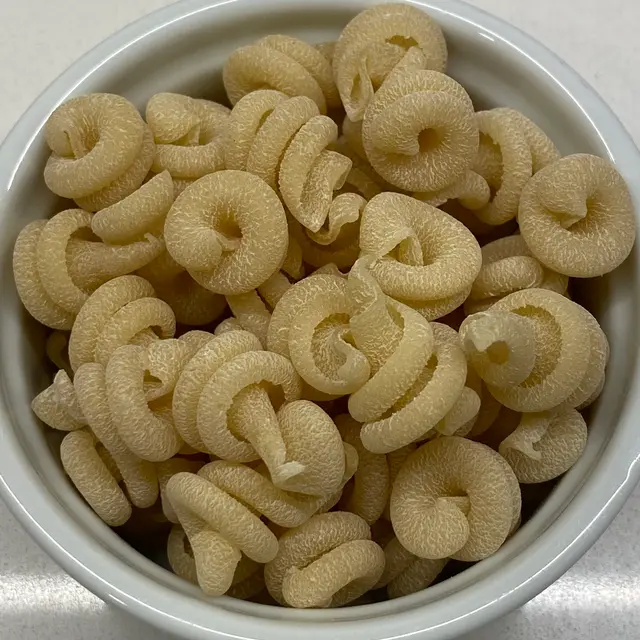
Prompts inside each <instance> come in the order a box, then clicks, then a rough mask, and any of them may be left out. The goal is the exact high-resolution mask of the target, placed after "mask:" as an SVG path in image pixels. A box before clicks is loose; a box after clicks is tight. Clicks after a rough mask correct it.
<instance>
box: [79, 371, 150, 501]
mask: <svg viewBox="0 0 640 640" xmlns="http://www.w3.org/2000/svg"><path fill="white" fill-rule="evenodd" d="M74 387H75V392H76V394H77V398H78V403H79V405H80V407H81V408H82V411H83V413H84V415H85V416H86V420H87V423H88V425H89V427H90V428H91V431H92V433H93V435H94V436H95V437H96V438H97V439H98V441H99V442H100V444H101V445H102V446H103V447H104V448H105V449H106V451H107V452H108V453H109V455H110V456H111V458H112V460H113V463H114V465H115V467H116V469H117V470H118V474H119V476H120V477H121V482H122V484H123V485H124V487H125V488H126V495H127V500H128V501H129V502H130V503H131V504H133V505H134V506H136V507H139V508H141V509H144V508H147V507H150V506H152V505H153V504H154V503H155V502H156V499H157V498H158V477H157V474H156V469H155V467H154V465H153V464H152V463H151V462H148V461H146V460H144V459H142V458H140V457H138V456H137V455H135V453H133V452H131V451H130V450H129V448H128V446H127V445H126V443H125V442H124V440H123V439H122V438H121V437H120V434H119V433H118V431H117V429H116V425H115V423H114V420H113V414H112V412H111V409H110V407H109V402H108V399H107V382H106V376H105V369H104V367H103V366H102V365H100V364H97V363H94V362H90V363H86V364H83V365H82V366H81V367H79V368H78V370H77V371H76V375H75V377H74ZM90 504H91V503H90ZM91 506H93V505H91Z"/></svg>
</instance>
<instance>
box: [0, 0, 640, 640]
mask: <svg viewBox="0 0 640 640" xmlns="http://www.w3.org/2000/svg"><path fill="white" fill-rule="evenodd" d="M170 3H171V0H108V1H106V0H13V1H10V0H4V1H2V2H1V3H0V60H1V61H2V63H1V64H0V86H1V87H2V103H1V104H2V110H1V111H0V113H1V117H0V139H3V138H4V136H5V135H6V133H7V132H8V131H9V129H10V128H11V126H12V125H13V123H14V122H15V121H16V120H17V119H18V118H19V117H20V115H21V114H22V112H23V111H24V110H25V109H26V108H27V107H28V106H29V104H30V103H31V102H32V101H33V100H34V98H35V97H36V96H37V95H38V94H39V93H40V92H41V91H42V90H43V89H44V88H45V86H46V85H47V84H48V83H49V82H50V81H51V80H53V79H54V78H55V77H56V76H57V75H58V74H59V73H60V72H62V71H63V70H64V69H65V68H66V67H67V66H68V65H69V64H70V63H71V62H73V61H74V60H75V59H76V58H77V57H79V56H80V55H81V54H83V53H84V52H85V51H87V50H88V49H90V48H91V47H92V46H93V45H95V44H97V43H98V42H99V41H100V40H102V39H103V38H105V37H106V36H108V35H109V34H111V33H112V32H114V31H116V30H117V29H119V28H120V27H122V26H124V25H125V24H127V23H129V22H131V21H133V20H135V19H136V18H138V17H139V16H141V15H143V14H145V13H149V12H151V11H153V10H154V9H156V8H158V7H161V6H164V5H167V4H170ZM471 3H472V4H474V5H477V6H479V7H482V8H483V9H486V10H487V11H490V12H492V13H494V14H496V15H498V16H500V17H502V18H504V19H506V20H508V21H509V22H511V23H512V24H515V25H516V26H518V27H520V28H521V29H523V30H524V31H527V32H528V33H530V34H531V35H533V36H534V37H536V38H538V39H539V40H540V41H541V42H543V43H544V44H546V45H547V46H549V47H550V48H551V49H552V50H554V51H555V52H556V53H557V54H559V55H560V56H561V57H563V58H564V59H565V60H566V61H567V62H568V63H569V64H570V65H571V66H572V67H573V68H574V69H576V70H577V71H578V72H579V73H580V74H582V76H583V77H584V78H585V79H586V80H587V81H588V82H589V83H591V84H592V85H593V86H594V87H595V88H596V89H597V90H598V91H599V92H600V94H601V95H602V96H604V98H605V99H606V100H607V101H608V102H609V103H610V104H611V106H612V107H613V109H614V111H616V113H617V114H618V116H619V117H620V119H621V120H622V121H623V123H624V124H625V126H626V127H627V129H628V130H629V131H630V132H631V133H632V134H633V136H634V137H635V139H636V141H637V142H638V143H640V118H638V115H637V114H638V110H637V109H638V107H637V100H638V92H639V89H640V86H639V85H640V71H639V69H640V40H638V38H637V27H638V24H640V3H638V2H637V1H636V0H606V1H603V0H529V1H528V2H525V1H524V0H471ZM638 169H639V170H640V167H639V168H638ZM639 531H640V488H639V489H637V490H636V492H635V494H634V495H633V497H632V498H631V499H630V500H629V502H628V503H627V504H626V506H625V507H624V509H623V511H622V513H621V514H620V515H619V516H618V518H617V519H616V520H615V521H614V523H613V524H612V526H611V527H610V528H609V529H608V531H607V532H606V533H605V534H604V535H603V536H602V538H601V539H600V540H599V541H598V542H597V543H596V545H595V546H594V547H593V548H592V549H591V551H590V552H589V553H587V555H586V556H584V558H582V560H581V561H580V562H578V564H576V565H575V566H574V567H573V568H572V569H571V570H570V571H568V572H567V573H566V574H565V575H564V576H563V577H562V578H561V579H560V580H558V582H556V583H555V584H554V585H553V586H551V587H550V588H549V589H547V590H546V591H545V592H544V593H542V594H541V595H539V596H538V597H537V598H535V599H534V600H532V601H531V602H529V603H528V604H527V605H525V606H524V607H522V608H521V609H520V610H518V611H516V612H514V613H512V614H510V615H508V616H506V617H505V618H503V619H502V620H498V621H497V622H495V623H493V624H491V625H489V626H488V627H486V628H485V629H483V630H482V631H479V632H477V633H474V634H472V636H470V637H468V638H465V639H464V640H534V639H535V640H557V639H558V638H562V640H609V639H610V638H611V639H613V638H615V639H617V640H637V638H638V637H639V633H640V632H639V631H638V629H640V606H638V603H639V602H640V544H639V543H638V536H639V533H638V532H639ZM43 638H46V639H47V640H111V639H114V640H115V639H117V640H130V639H131V640H165V639H167V640H168V638H169V636H167V635H166V634H163V633H161V632H158V631H156V630H154V629H151V628H150V627H147V626H146V625H144V624H142V623H140V622H137V621H136V620H133V619H132V618H130V617H129V616H127V615H126V614H124V613H122V612H120V611H119V610H116V609H114V608H113V607H110V606H107V605H106V604H104V603H103V602H102V601H100V600H99V599H98V598H97V597H95V596H94V595H92V594H91V593H89V592H88V591H87V590H86V589H84V588H83V587H81V586H80V585H79V584H78V583H76V582H75V581H74V580H72V579H71V578H69V577H68V576H67V575H65V574H64V572H63V571H62V570H61V569H60V568H59V567H58V566H57V565H56V564H55V563H54V562H53V561H52V560H50V559H49V558H48V557H47V556H46V555H45V554H44V553H43V552H42V551H40V549H39V548H38V547H37V546H36V545H35V543H33V542H32V541H31V539H30V538H29V537H28V536H27V535H26V534H25V532H24V530H23V529H22V528H21V527H20V526H19V525H18V524H17V522H16V521H15V520H14V518H13V517H12V516H11V515H10V514H9V512H8V510H7V509H6V507H5V506H4V505H3V504H2V503H0V639H1V640H31V639H38V640H41V639H43Z"/></svg>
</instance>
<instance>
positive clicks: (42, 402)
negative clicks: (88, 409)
mask: <svg viewBox="0 0 640 640" xmlns="http://www.w3.org/2000/svg"><path fill="white" fill-rule="evenodd" d="M31 409H32V410H33V412H34V413H35V414H36V415H37V416H38V418H40V420H42V422H44V423H45V424H46V425H48V426H50V427H51V428H52V429H56V430H58V431H77V430H78V429H82V428H83V427H85V426H86V425H87V420H86V418H85V416H84V414H83V412H82V408H81V407H80V405H79V404H78V398H77V396H76V392H75V389H74V387H73V382H72V381H71V378H70V377H69V375H68V374H67V372H66V371H64V369H60V371H58V373H56V375H55V377H54V378H53V383H52V384H51V385H50V386H49V387H47V388H46V389H45V390H44V391H41V392H40V393H39V394H38V395H37V396H36V397H35V398H34V399H33V401H32V403H31Z"/></svg>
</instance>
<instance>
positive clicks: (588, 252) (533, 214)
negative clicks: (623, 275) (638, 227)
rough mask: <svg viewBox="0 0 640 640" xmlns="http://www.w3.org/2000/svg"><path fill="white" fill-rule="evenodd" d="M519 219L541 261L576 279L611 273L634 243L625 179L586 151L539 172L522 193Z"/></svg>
mask: <svg viewBox="0 0 640 640" xmlns="http://www.w3.org/2000/svg"><path fill="white" fill-rule="evenodd" d="M518 222H519V224H520V232H521V233H522V237H523V239H524V241H525V242H526V243H527V246H528V247H529V250H530V251H531V253H532V254H533V255H534V256H535V257H536V258H537V259H538V260H540V262H541V263H542V264H543V265H545V266H546V267H548V268H549V269H553V270H554V271H557V272H558V273H562V274H564V275H567V276H572V277H577V278H593V277H596V276H601V275H603V274H605V273H608V272H610V271H612V270H613V269H615V268H616V267H618V266H619V265H620V264H621V263H622V262H623V261H624V260H625V259H626V257H627V256H628V255H629V253H630V252H631V249H632V247H633V244H634V242H635V218H634V210H633V204H632V201H631V196H630V194H629V190H628V188H627V185H626V184H625V182H624V179H623V178H622V176H621V175H620V174H619V173H618V171H617V170H616V169H615V167H614V166H613V165H612V164H611V163H609V162H608V161H606V160H603V159H602V158H598V157H597V156H592V155H588V154H576V155H572V156H567V157H566V158H562V159H561V160H558V161H557V162H554V163H553V164H550V165H548V166H547V167H545V168H544V169H542V170H541V171H539V172H538V173H537V174H536V175H535V176H534V177H533V178H532V179H531V181H530V182H529V183H528V184H527V186H526V188H525V190H524V192H523V194H522V198H521V201H520V210H519V214H518Z"/></svg>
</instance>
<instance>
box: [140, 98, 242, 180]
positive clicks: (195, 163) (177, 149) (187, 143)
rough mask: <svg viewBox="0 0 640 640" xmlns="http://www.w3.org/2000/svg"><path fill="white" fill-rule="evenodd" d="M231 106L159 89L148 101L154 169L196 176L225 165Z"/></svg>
mask: <svg viewBox="0 0 640 640" xmlns="http://www.w3.org/2000/svg"><path fill="white" fill-rule="evenodd" d="M229 113H230V110H229V109H228V108H227V107H225V106H223V105H221V104H217V103H216V102H211V101H209V100H196V99H194V98H190V97H189V96H184V95H181V94H177V93H157V94H156V95H154V96H152V97H151V99H150V100H149V102H148V104H147V110H146V116H147V122H148V123H149V127H150V129H151V131H152V132H153V136H154V139H155V142H156V144H157V146H156V155H155V159H154V161H153V165H152V167H151V170H152V171H154V172H155V173H160V172H161V171H168V172H169V173H170V174H171V176H172V177H173V178H176V179H181V180H185V179H186V180H193V179H196V178H201V177H202V176H204V175H206V174H208V173H213V172H214V171H220V170H221V169H223V168H224V132H225V128H226V124H227V120H228V118H229Z"/></svg>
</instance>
